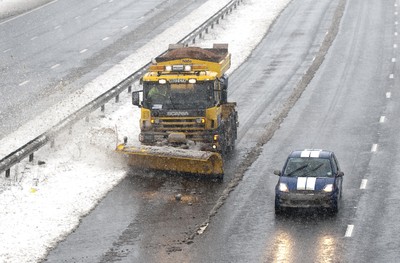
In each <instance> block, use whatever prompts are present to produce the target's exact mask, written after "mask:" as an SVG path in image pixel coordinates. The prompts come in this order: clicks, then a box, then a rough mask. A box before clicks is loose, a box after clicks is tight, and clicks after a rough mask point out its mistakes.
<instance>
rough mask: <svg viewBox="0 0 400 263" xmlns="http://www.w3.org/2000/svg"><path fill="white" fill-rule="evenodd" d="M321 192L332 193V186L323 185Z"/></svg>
mask: <svg viewBox="0 0 400 263" xmlns="http://www.w3.org/2000/svg"><path fill="white" fill-rule="evenodd" d="M323 191H324V192H327V193H330V192H332V191H333V184H327V185H325V187H324V189H323Z"/></svg>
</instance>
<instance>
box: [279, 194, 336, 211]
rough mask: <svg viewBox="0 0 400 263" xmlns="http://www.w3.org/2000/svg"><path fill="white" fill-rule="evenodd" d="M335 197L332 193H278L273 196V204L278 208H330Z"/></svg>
mask: <svg viewBox="0 0 400 263" xmlns="http://www.w3.org/2000/svg"><path fill="white" fill-rule="evenodd" d="M334 201H335V195H334V194H333V193H312V192H304V193H302V192H289V193H285V192H280V193H277V194H276V196H275V202H276V204H277V205H278V206H280V207H293V208H295V207H297V208H309V207H326V208H329V207H332V206H333V205H334Z"/></svg>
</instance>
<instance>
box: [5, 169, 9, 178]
mask: <svg viewBox="0 0 400 263" xmlns="http://www.w3.org/2000/svg"><path fill="white" fill-rule="evenodd" d="M8 177H10V169H7V170H6V178H8Z"/></svg>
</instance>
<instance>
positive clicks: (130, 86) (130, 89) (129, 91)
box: [128, 85, 132, 93]
mask: <svg viewBox="0 0 400 263" xmlns="http://www.w3.org/2000/svg"><path fill="white" fill-rule="evenodd" d="M131 91H132V85H129V86H128V93H131Z"/></svg>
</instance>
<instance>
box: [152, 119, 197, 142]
mask: <svg viewBox="0 0 400 263" xmlns="http://www.w3.org/2000/svg"><path fill="white" fill-rule="evenodd" d="M198 119H199V118H195V117H176V118H168V117H160V118H158V123H154V124H153V127H154V131H156V132H184V133H186V136H188V137H190V136H194V135H198V134H199V132H203V131H204V130H205V123H198V122H197V121H196V120H198Z"/></svg>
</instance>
